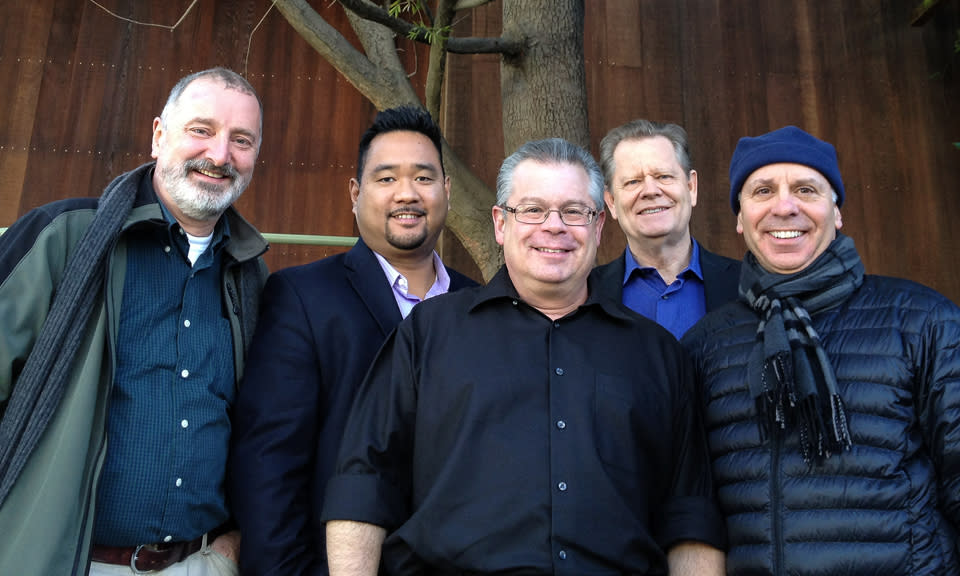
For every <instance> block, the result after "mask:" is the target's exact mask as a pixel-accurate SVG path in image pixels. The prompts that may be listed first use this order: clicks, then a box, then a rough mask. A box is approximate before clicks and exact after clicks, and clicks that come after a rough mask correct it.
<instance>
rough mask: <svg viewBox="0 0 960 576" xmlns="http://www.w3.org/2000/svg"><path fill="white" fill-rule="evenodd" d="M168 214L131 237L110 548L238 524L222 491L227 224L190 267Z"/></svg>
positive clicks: (100, 533) (228, 356) (112, 420)
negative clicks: (229, 521) (223, 266)
mask: <svg viewBox="0 0 960 576" xmlns="http://www.w3.org/2000/svg"><path fill="white" fill-rule="evenodd" d="M164 216H165V217H166V222H156V221H154V222H148V223H144V224H142V225H141V226H139V227H138V228H137V229H134V230H130V231H129V232H128V235H127V238H128V242H127V272H126V279H125V284H124V292H123V304H122V306H121V308H122V309H121V310H120V311H119V314H120V321H119V334H118V338H117V350H116V351H115V354H116V369H115V375H114V382H113V389H112V391H111V396H110V410H109V414H108V422H107V439H108V440H107V455H106V461H105V464H104V470H103V472H102V475H101V481H100V486H99V491H98V495H97V514H96V521H95V525H94V542H95V543H97V544H100V545H109V546H133V545H137V544H144V543H153V542H165V541H166V542H169V541H184V540H191V539H194V538H197V537H198V536H200V535H202V534H203V533H204V532H207V531H209V530H211V529H213V528H215V527H216V526H218V525H220V524H222V523H223V522H225V521H226V520H227V519H228V517H229V514H228V512H227V508H226V503H225V496H224V489H223V484H224V475H225V469H226V459H227V446H228V442H229V435H230V420H229V408H230V406H231V405H232V403H233V400H234V396H235V393H236V391H235V380H234V363H233V345H232V339H231V335H230V326H229V321H228V319H227V318H226V317H225V316H224V312H223V307H222V304H221V301H222V298H221V294H220V292H221V264H222V259H223V256H222V251H221V247H222V246H223V243H224V240H225V239H226V238H227V237H229V230H228V227H227V223H226V221H225V220H221V221H220V223H218V225H217V227H216V232H215V233H214V238H213V240H212V242H211V243H210V246H208V248H207V249H206V251H205V252H203V254H201V255H200V257H199V258H198V259H197V261H196V263H195V265H193V266H191V265H190V261H189V260H188V259H187V253H188V250H189V246H188V242H187V238H186V236H185V234H184V233H183V231H182V229H181V228H180V226H179V224H177V223H176V221H175V220H174V219H173V218H172V217H171V216H170V214H169V213H168V212H167V211H166V210H164Z"/></svg>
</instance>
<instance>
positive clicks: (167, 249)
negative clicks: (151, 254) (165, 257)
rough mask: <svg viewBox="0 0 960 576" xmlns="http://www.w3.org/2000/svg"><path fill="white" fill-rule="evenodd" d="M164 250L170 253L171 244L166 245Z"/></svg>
mask: <svg viewBox="0 0 960 576" xmlns="http://www.w3.org/2000/svg"><path fill="white" fill-rule="evenodd" d="M163 251H164V252H166V253H168V254H169V253H170V247H169V246H164V247H163Z"/></svg>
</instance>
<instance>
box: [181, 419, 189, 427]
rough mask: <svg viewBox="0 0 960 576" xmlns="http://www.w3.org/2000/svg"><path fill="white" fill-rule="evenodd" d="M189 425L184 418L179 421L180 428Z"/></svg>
mask: <svg viewBox="0 0 960 576" xmlns="http://www.w3.org/2000/svg"><path fill="white" fill-rule="evenodd" d="M189 425H190V423H189V422H187V421H186V419H184V420H181V421H180V427H181V428H186V427H187V426H189Z"/></svg>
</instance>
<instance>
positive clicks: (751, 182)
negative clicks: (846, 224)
mask: <svg viewBox="0 0 960 576" xmlns="http://www.w3.org/2000/svg"><path fill="white" fill-rule="evenodd" d="M842 226H843V220H842V219H841V217H840V209H839V208H837V205H836V201H835V200H834V194H833V188H832V187H831V186H830V183H829V182H827V179H826V178H824V176H823V175H822V174H820V172H817V171H816V170H814V169H813V168H810V167H808V166H803V165H801V164H785V163H781V164H769V165H767V166H764V167H762V168H760V169H758V170H756V171H754V172H753V173H752V174H751V175H750V176H749V177H748V178H747V179H746V181H745V182H744V184H743V188H742V189H741V190H740V213H739V214H737V232H739V233H740V234H742V235H743V240H744V242H745V243H746V245H747V248H748V249H749V250H750V252H752V253H753V255H754V256H755V257H756V258H757V261H758V262H759V263H760V265H761V266H763V268H764V270H767V271H768V272H773V273H776V274H793V273H795V272H799V271H801V270H803V269H804V268H806V267H807V266H809V265H810V263H811V262H813V261H814V260H816V259H817V257H818V256H820V254H822V253H823V252H824V251H825V250H826V249H827V247H828V246H829V245H830V242H832V241H833V239H834V238H836V236H837V230H839V229H840V228H841V227H842Z"/></svg>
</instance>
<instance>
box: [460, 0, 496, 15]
mask: <svg viewBox="0 0 960 576" xmlns="http://www.w3.org/2000/svg"><path fill="white" fill-rule="evenodd" d="M491 2H493V0H460V1H459V2H457V5H456V6H454V7H453V11H454V12H459V11H460V10H470V9H473V8H479V7H480V6H483V5H484V4H489V3H491Z"/></svg>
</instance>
